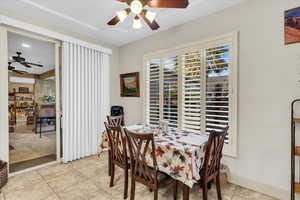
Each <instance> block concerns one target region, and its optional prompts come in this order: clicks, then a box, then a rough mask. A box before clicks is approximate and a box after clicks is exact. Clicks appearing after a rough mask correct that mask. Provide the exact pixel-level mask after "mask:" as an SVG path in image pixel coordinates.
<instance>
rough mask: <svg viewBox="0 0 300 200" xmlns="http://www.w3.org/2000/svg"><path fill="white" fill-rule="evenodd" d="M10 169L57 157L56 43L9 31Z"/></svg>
mask: <svg viewBox="0 0 300 200" xmlns="http://www.w3.org/2000/svg"><path fill="white" fill-rule="evenodd" d="M7 39H8V76H9V77H8V81H9V83H8V85H9V105H8V109H9V168H10V173H14V172H18V171H21V170H24V169H27V168H31V167H35V166H38V165H42V164H46V163H49V162H53V161H56V160H57V152H58V151H57V146H58V145H57V134H59V127H57V116H56V113H57V112H56V109H57V99H58V98H57V95H56V94H57V92H56V90H57V86H56V83H57V82H56V73H55V70H56V60H57V58H56V56H57V53H56V51H57V48H56V46H55V43H52V42H49V41H45V40H38V39H36V38H32V37H29V36H27V35H22V34H19V33H14V32H8V33H7Z"/></svg>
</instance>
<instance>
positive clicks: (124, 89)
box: [120, 72, 140, 97]
mask: <svg viewBox="0 0 300 200" xmlns="http://www.w3.org/2000/svg"><path fill="white" fill-rule="evenodd" d="M120 86H121V97H140V73H139V72H134V73H129V74H121V75H120Z"/></svg>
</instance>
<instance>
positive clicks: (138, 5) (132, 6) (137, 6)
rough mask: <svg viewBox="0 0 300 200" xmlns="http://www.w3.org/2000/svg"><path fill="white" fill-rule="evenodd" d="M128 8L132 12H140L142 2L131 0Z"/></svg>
mask: <svg viewBox="0 0 300 200" xmlns="http://www.w3.org/2000/svg"><path fill="white" fill-rule="evenodd" d="M130 9H131V11H132V12H133V13H134V14H137V15H138V14H140V13H141V12H142V10H143V4H142V3H141V2H140V1H139V0H133V1H132V2H131V4H130Z"/></svg>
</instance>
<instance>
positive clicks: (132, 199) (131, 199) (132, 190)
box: [130, 178, 135, 200]
mask: <svg viewBox="0 0 300 200" xmlns="http://www.w3.org/2000/svg"><path fill="white" fill-rule="evenodd" d="M134 196H135V181H134V180H133V178H131V191H130V200H134Z"/></svg>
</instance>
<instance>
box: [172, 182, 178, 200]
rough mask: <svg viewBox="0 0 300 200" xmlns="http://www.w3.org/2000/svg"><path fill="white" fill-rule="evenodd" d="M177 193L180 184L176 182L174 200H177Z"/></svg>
mask: <svg viewBox="0 0 300 200" xmlns="http://www.w3.org/2000/svg"><path fill="white" fill-rule="evenodd" d="M177 192H178V182H177V181H175V183H174V192H173V199H174V200H177Z"/></svg>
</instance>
